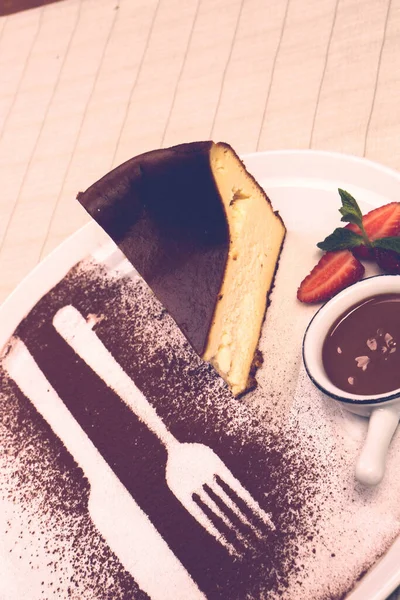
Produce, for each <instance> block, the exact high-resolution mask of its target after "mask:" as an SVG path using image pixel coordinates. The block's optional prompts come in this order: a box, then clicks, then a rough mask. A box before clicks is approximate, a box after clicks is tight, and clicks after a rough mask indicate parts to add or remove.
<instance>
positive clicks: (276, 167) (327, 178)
mask: <svg viewBox="0 0 400 600" xmlns="http://www.w3.org/2000/svg"><path fill="white" fill-rule="evenodd" d="M244 160H245V163H246V166H247V168H248V169H249V171H250V172H251V173H252V174H253V175H254V176H255V177H256V179H257V180H258V181H259V182H260V183H261V185H262V186H263V187H264V188H265V189H266V190H267V192H268V194H269V195H270V196H271V198H273V204H274V208H276V209H278V210H279V211H280V213H281V215H282V217H283V219H284V221H285V224H286V226H287V229H288V231H289V232H292V233H293V234H296V233H298V234H300V235H301V236H303V237H304V236H305V235H306V236H307V239H309V243H310V246H312V245H313V244H315V242H317V241H319V239H320V237H321V231H325V232H326V233H329V232H330V231H331V230H332V229H333V227H334V224H335V223H337V221H338V212H337V211H338V207H339V200H338V195H337V188H338V187H342V188H344V189H346V190H348V191H349V192H350V193H352V194H353V195H354V196H355V197H356V198H362V199H363V201H362V202H361V203H360V204H361V208H362V210H363V211H367V210H369V209H370V208H371V207H377V206H380V205H382V204H385V203H387V202H390V201H393V200H397V199H399V198H400V174H399V173H396V172H394V171H392V170H390V169H388V168H385V167H383V166H380V165H377V164H375V163H372V162H369V161H367V160H363V159H359V158H356V157H351V156H344V155H339V154H332V153H325V152H314V151H279V152H265V153H257V154H251V155H247V156H246V157H244ZM107 240H108V238H107V236H106V235H105V234H104V233H103V232H102V230H101V229H100V228H99V227H98V226H97V225H96V224H95V223H94V222H91V223H89V224H88V225H86V226H85V227H84V228H82V229H81V230H80V231H78V232H77V233H76V234H75V235H73V236H72V237H70V238H69V239H68V240H66V241H65V242H64V243H63V244H62V245H61V246H60V247H59V248H57V249H56V250H55V251H54V252H53V253H52V254H51V255H50V256H49V257H48V258H46V259H45V260H44V261H43V262H42V263H41V264H40V265H38V266H37V267H36V268H35V269H34V270H33V271H32V273H31V274H30V275H29V276H28V277H27V278H26V279H25V280H24V281H23V282H22V283H21V284H20V286H19V287H18V288H17V289H16V290H15V292H14V293H13V294H12V295H11V296H10V297H9V298H8V299H7V300H6V302H5V303H4V304H3V306H2V307H1V309H0V349H1V347H2V346H3V345H4V344H5V343H6V342H7V340H8V338H9V337H10V336H11V335H12V333H13V331H14V330H15V328H16V327H17V325H18V324H19V322H20V321H21V319H22V318H23V317H24V316H26V314H27V313H28V312H29V311H30V309H31V308H32V307H33V306H34V305H35V303H36V302H37V301H38V300H39V299H40V298H41V297H42V296H43V294H45V293H46V292H47V291H49V289H51V288H52V287H53V286H54V285H55V284H56V283H58V282H59V281H60V280H61V279H62V278H63V277H64V275H66V273H67V272H68V270H69V269H70V268H71V267H72V266H73V265H74V264H76V262H78V261H79V260H80V259H82V258H84V257H85V256H86V255H87V254H88V253H90V252H92V251H93V250H95V249H96V248H98V247H99V246H100V245H101V244H103V243H104V242H105V241H107ZM299 352H300V348H299ZM399 584H400V539H398V540H397V541H396V542H395V543H394V544H393V546H392V547H391V548H390V550H389V551H388V552H387V553H386V555H385V556H384V557H383V558H382V559H381V560H380V561H379V562H378V563H377V564H376V565H375V566H374V568H373V569H371V570H370V572H369V573H368V574H367V575H365V576H364V577H363V579H362V581H361V582H360V583H359V584H358V585H357V587H356V588H355V589H354V590H353V592H352V593H351V594H350V595H349V596H348V598H347V600H384V599H385V598H387V596H388V595H389V594H390V593H391V592H392V591H393V590H394V589H395V588H396V587H397V586H398V585H399Z"/></svg>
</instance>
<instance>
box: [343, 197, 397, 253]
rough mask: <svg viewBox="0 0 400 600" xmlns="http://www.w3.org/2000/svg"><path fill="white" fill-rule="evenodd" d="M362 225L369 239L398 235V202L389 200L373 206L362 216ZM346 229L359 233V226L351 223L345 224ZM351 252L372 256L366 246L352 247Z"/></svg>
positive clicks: (371, 251) (370, 250)
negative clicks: (382, 204) (388, 202)
mask: <svg viewBox="0 0 400 600" xmlns="http://www.w3.org/2000/svg"><path fill="white" fill-rule="evenodd" d="M363 225H364V229H365V232H366V234H367V236H368V237H369V239H370V240H371V241H372V240H377V239H378V238H382V237H390V236H398V235H400V202H391V203H390V204H385V206H380V207H379V208H374V210H371V211H370V212H369V213H367V214H366V215H364V216H363ZM346 229H351V231H354V233H359V234H360V233H361V231H360V229H359V227H358V226H357V225H353V223H349V224H348V225H346ZM352 252H353V254H354V256H357V257H358V258H369V259H373V258H374V253H373V250H372V249H370V248H367V247H366V246H358V247H357V248H353V250H352Z"/></svg>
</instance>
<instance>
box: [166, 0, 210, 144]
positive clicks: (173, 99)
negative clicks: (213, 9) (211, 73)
mask: <svg viewBox="0 0 400 600" xmlns="http://www.w3.org/2000/svg"><path fill="white" fill-rule="evenodd" d="M200 5H201V0H198V2H197V6H196V11H195V13H194V17H193V22H192V26H191V28H190V32H189V37H188V40H187V43H186V48H185V53H184V56H183V60H182V65H181V68H180V69H179V73H178V77H177V80H176V84H175V89H174V93H173V96H172V102H171V106H170V109H169V113H168V117H167V120H166V122H165V127H164V131H163V133H162V136H161V144H160V145H161V147H163V146H164V142H165V137H166V135H167V131H168V125H169V122H170V119H171V115H172V111H173V110H174V106H175V101H176V97H177V94H178V88H179V84H180V82H181V79H182V75H183V72H184V69H185V65H186V60H187V57H188V53H189V48H190V44H191V42H192V38H193V31H194V28H195V26H196V22H197V17H198V14H199V10H200Z"/></svg>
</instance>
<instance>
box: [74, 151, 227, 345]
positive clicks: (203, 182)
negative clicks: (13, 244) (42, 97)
mask: <svg viewBox="0 0 400 600" xmlns="http://www.w3.org/2000/svg"><path fill="white" fill-rule="evenodd" d="M212 144H213V143H212V142H211V141H207V142H195V143H190V144H181V145H179V146H174V147H172V148H167V149H161V150H156V151H151V152H147V153H145V154H142V155H140V156H137V157H134V158H132V159H130V160H129V161H127V162H125V163H123V164H122V165H120V166H119V167H117V168H116V169H114V170H113V171H111V172H110V173H108V174H107V175H105V176H104V177H102V178H101V179H100V180H99V181H97V182H96V183H94V184H93V185H92V186H90V187H89V188H88V189H87V190H86V191H85V192H83V193H79V194H78V196H77V198H78V200H79V202H80V203H81V204H82V206H83V207H84V208H85V209H86V210H87V211H88V213H89V214H90V215H91V216H92V217H93V218H94V219H95V220H96V221H97V222H98V223H99V224H100V225H101V226H102V227H103V228H104V230H105V231H106V232H107V233H108V234H109V235H110V236H111V237H112V238H113V239H114V241H116V243H117V244H118V246H119V247H120V248H121V250H122V251H123V253H124V254H125V256H127V258H128V259H129V260H130V261H131V262H132V264H133V265H134V266H135V268H136V269H137V271H138V272H139V273H140V274H141V275H142V277H143V278H144V279H145V280H146V281H147V283H148V284H149V286H150V287H151V289H152V290H153V292H154V293H155V295H156V296H157V297H158V299H159V300H160V301H161V302H162V304H163V305H164V306H165V308H166V309H167V310H168V311H169V313H170V314H171V315H172V316H173V318H174V319H175V321H176V323H177V324H178V326H179V327H180V328H181V330H182V331H183V333H184V334H185V336H186V337H187V338H188V339H189V340H190V342H191V344H192V346H193V347H194V349H195V350H196V352H197V353H198V354H199V355H202V354H203V352H204V350H205V347H206V344H207V338H208V333H209V330H210V326H211V321H212V317H213V314H214V309H215V304H216V300H217V297H218V292H219V289H220V287H221V282H222V279H223V276H224V271H225V265H226V262H227V257H228V251H229V230H228V225H227V221H226V215H225V211H224V207H223V203H222V201H221V198H220V195H219V193H218V190H217V187H216V183H215V181H214V178H213V175H212V171H211V169H210V158H209V154H210V149H211V147H212ZM188 190H190V194H188Z"/></svg>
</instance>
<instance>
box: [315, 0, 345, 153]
mask: <svg viewBox="0 0 400 600" xmlns="http://www.w3.org/2000/svg"><path fill="white" fill-rule="evenodd" d="M338 8H339V0H336V4H335V10H334V12H333V18H332V26H331V30H330V33H329V37H328V43H327V45H326V53H325V60H324V66H323V69H322V75H321V81H320V84H319V87H318V93H317V99H316V101H315V109H314V114H313V120H312V125H311V132H310V141H309V143H308V147H309V148H311V147H312V140H313V137H314V129H315V123H316V120H317V114H318V107H319V101H320V98H321V93H322V87H323V85H324V80H325V74H326V69H327V66H328V60H329V51H330V48H331V44H332V39H333V32H334V30H335V24H336V17H337V13H338Z"/></svg>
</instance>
